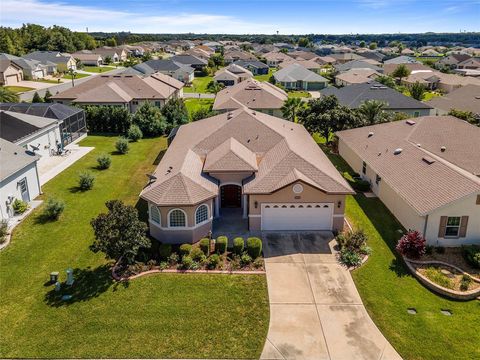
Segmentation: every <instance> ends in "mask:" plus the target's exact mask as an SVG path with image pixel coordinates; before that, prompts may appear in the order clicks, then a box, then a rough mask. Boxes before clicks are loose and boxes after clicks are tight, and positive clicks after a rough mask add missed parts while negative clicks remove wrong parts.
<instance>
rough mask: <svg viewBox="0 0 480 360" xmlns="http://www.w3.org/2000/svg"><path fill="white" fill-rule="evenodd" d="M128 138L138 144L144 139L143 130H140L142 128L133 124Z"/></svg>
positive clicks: (128, 132)
mask: <svg viewBox="0 0 480 360" xmlns="http://www.w3.org/2000/svg"><path fill="white" fill-rule="evenodd" d="M127 137H128V138H129V139H130V140H131V141H133V142H137V141H138V140H140V139H141V138H142V137H143V133H142V130H140V128H139V127H138V125H136V124H132V125H131V126H130V128H129V129H128V131H127Z"/></svg>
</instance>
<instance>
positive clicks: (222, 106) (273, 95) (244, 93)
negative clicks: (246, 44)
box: [212, 79, 288, 117]
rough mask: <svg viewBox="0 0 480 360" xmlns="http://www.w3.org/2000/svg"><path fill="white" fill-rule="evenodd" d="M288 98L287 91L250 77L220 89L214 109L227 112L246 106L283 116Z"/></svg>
mask: <svg viewBox="0 0 480 360" xmlns="http://www.w3.org/2000/svg"><path fill="white" fill-rule="evenodd" d="M287 99H288V95H287V93H286V92H285V91H283V90H282V89H280V88H279V87H277V86H275V85H272V84H270V83H268V82H263V81H257V80H255V79H248V80H245V81H242V82H241V83H238V84H237V85H234V86H231V87H229V88H226V89H223V90H221V91H219V92H218V93H217V96H216V97H215V102H214V103H213V108H212V109H213V110H216V111H222V112H225V111H231V110H235V109H239V108H242V107H244V106H246V107H248V108H250V109H253V110H255V111H260V112H263V113H265V114H268V115H273V116H277V117H282V116H283V114H282V110H281V107H282V106H283V104H284V103H285V100H287Z"/></svg>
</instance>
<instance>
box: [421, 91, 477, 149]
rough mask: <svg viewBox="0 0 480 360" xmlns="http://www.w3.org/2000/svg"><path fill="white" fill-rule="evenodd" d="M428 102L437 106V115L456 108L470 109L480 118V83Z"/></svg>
mask: <svg viewBox="0 0 480 360" xmlns="http://www.w3.org/2000/svg"><path fill="white" fill-rule="evenodd" d="M426 103H427V104H428V105H430V106H433V107H434V108H435V112H436V115H445V114H448V112H449V111H450V110H452V109H456V110H462V111H470V112H472V113H473V115H474V116H475V118H476V119H478V120H480V85H466V86H463V87H461V88H458V89H456V90H453V91H452V92H451V93H449V94H447V95H444V96H437V97H435V98H433V99H431V100H430V101H428V102H426ZM479 141H480V139H479ZM479 156H480V155H479Z"/></svg>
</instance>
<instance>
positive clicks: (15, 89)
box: [5, 85, 35, 94]
mask: <svg viewBox="0 0 480 360" xmlns="http://www.w3.org/2000/svg"><path fill="white" fill-rule="evenodd" d="M5 89H8V90H10V91H11V92H14V93H16V94H20V93H24V92H26V91H30V90H35V89H34V88H31V87H26V86H13V85H12V86H5Z"/></svg>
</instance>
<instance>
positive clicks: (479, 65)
mask: <svg viewBox="0 0 480 360" xmlns="http://www.w3.org/2000/svg"><path fill="white" fill-rule="evenodd" d="M457 68H458V69H469V70H479V69H480V59H477V58H471V59H466V60H464V61H462V62H461V63H459V64H458V66H457Z"/></svg>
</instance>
